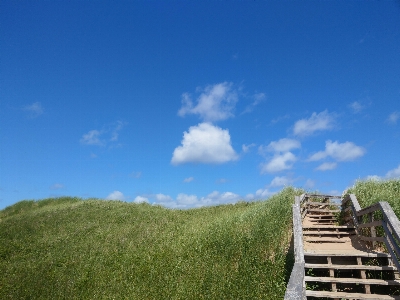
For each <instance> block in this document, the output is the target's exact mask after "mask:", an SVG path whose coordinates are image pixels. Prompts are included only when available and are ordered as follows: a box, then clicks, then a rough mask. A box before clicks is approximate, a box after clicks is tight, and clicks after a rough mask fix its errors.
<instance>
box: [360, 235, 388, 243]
mask: <svg viewBox="0 0 400 300" xmlns="http://www.w3.org/2000/svg"><path fill="white" fill-rule="evenodd" d="M360 238H361V239H362V240H363V241H366V242H373V241H376V242H384V241H385V238H384V237H381V236H377V237H370V236H363V235H360Z"/></svg>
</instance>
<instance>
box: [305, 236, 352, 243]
mask: <svg viewBox="0 0 400 300" xmlns="http://www.w3.org/2000/svg"><path fill="white" fill-rule="evenodd" d="M304 241H305V242H307V243H346V242H350V240H349V239H344V238H341V239H338V238H327V237H325V238H322V237H321V238H318V237H305V239H304Z"/></svg>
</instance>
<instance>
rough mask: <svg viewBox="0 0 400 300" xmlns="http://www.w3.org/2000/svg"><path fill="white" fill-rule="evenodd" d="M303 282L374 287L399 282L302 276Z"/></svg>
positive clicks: (399, 283)
mask: <svg viewBox="0 0 400 300" xmlns="http://www.w3.org/2000/svg"><path fill="white" fill-rule="evenodd" d="M304 280H305V282H336V283H358V284H376V285H399V286H400V280H382V279H361V278H349V277H347V278H336V277H335V278H332V277H313V276H304Z"/></svg>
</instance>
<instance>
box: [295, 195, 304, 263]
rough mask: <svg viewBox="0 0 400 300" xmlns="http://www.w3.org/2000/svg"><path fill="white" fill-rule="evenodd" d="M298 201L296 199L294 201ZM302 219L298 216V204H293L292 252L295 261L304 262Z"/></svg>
mask: <svg viewBox="0 0 400 300" xmlns="http://www.w3.org/2000/svg"><path fill="white" fill-rule="evenodd" d="M296 202H297V203H298V201H296ZM301 223H302V220H301V216H300V206H299V205H298V204H294V205H293V241H294V252H295V261H296V262H299V263H300V262H304V252H303V229H302V227H301V226H302V224H301Z"/></svg>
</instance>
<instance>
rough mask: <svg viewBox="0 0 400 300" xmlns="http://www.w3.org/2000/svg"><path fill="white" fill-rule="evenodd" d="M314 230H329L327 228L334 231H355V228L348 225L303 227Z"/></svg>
mask: <svg viewBox="0 0 400 300" xmlns="http://www.w3.org/2000/svg"><path fill="white" fill-rule="evenodd" d="M313 228H319V229H327V228H332V229H354V226H348V225H313V226H303V229H313Z"/></svg>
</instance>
